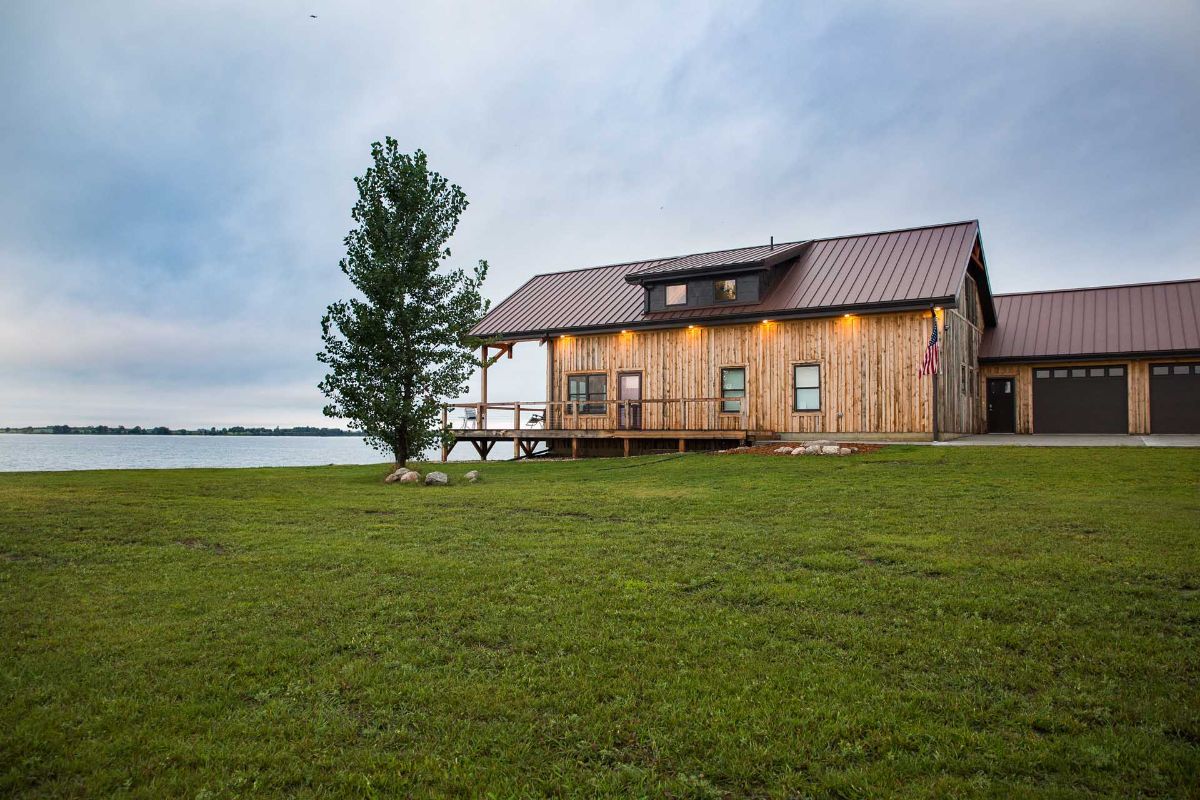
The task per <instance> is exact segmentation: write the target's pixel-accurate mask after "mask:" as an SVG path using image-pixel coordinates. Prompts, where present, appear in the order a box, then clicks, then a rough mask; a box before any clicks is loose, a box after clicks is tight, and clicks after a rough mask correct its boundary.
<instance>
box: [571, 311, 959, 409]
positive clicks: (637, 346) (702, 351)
mask: <svg viewBox="0 0 1200 800" xmlns="http://www.w3.org/2000/svg"><path fill="white" fill-rule="evenodd" d="M954 327H958V326H954ZM929 328H930V322H929V312H927V311H926V312H906V313H896V314H877V315H863V316H851V317H836V318H824V319H813V320H790V321H780V322H770V323H766V324H764V323H761V322H756V323H747V324H739V325H720V326H697V327H695V328H691V329H687V328H673V329H668V330H658V331H637V332H629V333H617V334H597V335H592V336H564V337H559V338H556V339H554V340H553V343H554V352H553V355H552V365H551V371H552V374H553V376H554V377H553V384H552V385H553V397H552V399H556V400H565V399H567V378H568V376H570V375H573V374H580V373H596V372H602V373H605V374H606V375H607V376H608V397H609V399H616V396H617V395H616V392H617V385H616V375H617V373H619V372H641V373H642V396H643V397H645V398H648V399H658V398H671V399H677V398H681V397H682V398H713V397H718V396H719V395H720V376H721V368H722V367H745V369H746V401H745V402H746V415H745V418H742V417H741V416H740V415H736V414H733V415H724V414H717V413H716V408H715V404H704V405H700V404H696V405H691V406H689V409H688V420H687V426H686V427H687V428H690V429H705V428H707V429H713V428H724V429H736V428H742V427H748V428H749V429H750V430H759V431H777V432H793V433H823V432H829V433H855V432H857V433H889V432H892V433H931V432H932V419H931V417H932V414H931V411H932V382H931V379H930V377H929V376H925V377H918V375H917V371H918V369H919V367H920V362H921V356H922V354H923V352H924V349H925V344H926V342H927V341H928V338H929ZM959 335H962V336H966V333H965V332H963V333H962V334H959ZM955 346H956V347H957V346H959V345H955ZM961 346H962V347H963V348H964V349H965V350H969V351H970V352H977V348H978V340H977V338H976V339H974V340H970V339H969V337H968V341H966V342H965V343H964V344H962V345H961ZM971 348H974V349H973V350H972V349H971ZM943 363H945V360H944V357H943ZM973 363H974V362H973ZM795 364H817V365H819V366H820V367H821V409H820V410H819V411H804V412H796V411H793V410H792V402H793V400H792V398H793V393H792V388H793V387H792V367H793V365H795ZM954 379H955V386H957V380H958V378H957V373H956V374H955V376H954ZM947 382H948V381H947ZM948 402H949V405H948V408H950V409H952V411H950V412H948V413H951V414H952V416H953V418H955V419H959V418H961V419H970V420H971V421H972V423H973V421H974V420H975V415H976V411H977V404H975V403H971V404H968V405H969V408H967V409H966V410H964V409H963V408H961V406H962V403H960V402H959V401H958V400H957V399H955V400H951V401H948ZM643 415H644V416H643V423H644V427H646V428H648V429H655V428H657V429H676V428H680V427H683V426H682V420H680V419H679V418H678V417H679V410H678V406H677V405H676V404H671V405H669V406H666V407H663V406H660V405H656V404H652V403H648V404H646V405H645V407H644V409H643ZM562 424H564V425H568V426H572V427H580V428H596V429H599V428H607V427H612V423H611V420H610V419H609V418H608V417H607V416H605V417H592V418H589V417H579V418H578V420H577V421H576V420H573V419H570V418H568V419H567V420H565V421H564V422H563V423H562ZM955 424H961V423H955ZM942 429H943V430H946V431H950V430H954V428H952V427H949V426H948V425H947V424H946V423H943V425H942Z"/></svg>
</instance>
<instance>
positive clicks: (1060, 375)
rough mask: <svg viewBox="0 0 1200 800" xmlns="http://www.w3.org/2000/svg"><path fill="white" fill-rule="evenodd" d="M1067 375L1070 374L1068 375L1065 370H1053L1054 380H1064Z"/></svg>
mask: <svg viewBox="0 0 1200 800" xmlns="http://www.w3.org/2000/svg"><path fill="white" fill-rule="evenodd" d="M1068 374H1070V373H1069V372H1068V370H1065V369H1056V370H1054V377H1056V378H1065V377H1067V375H1068Z"/></svg>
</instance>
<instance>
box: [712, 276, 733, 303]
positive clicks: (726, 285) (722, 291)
mask: <svg viewBox="0 0 1200 800" xmlns="http://www.w3.org/2000/svg"><path fill="white" fill-rule="evenodd" d="M713 297H714V298H715V300H716V301H717V302H718V303H729V302H732V301H734V300H737V281H735V280H733V279H732V278H731V279H729V280H724V281H713Z"/></svg>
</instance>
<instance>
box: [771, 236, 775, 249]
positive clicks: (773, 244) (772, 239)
mask: <svg viewBox="0 0 1200 800" xmlns="http://www.w3.org/2000/svg"><path fill="white" fill-rule="evenodd" d="M771 249H772V250H774V249H775V237H774V236H772V237H771Z"/></svg>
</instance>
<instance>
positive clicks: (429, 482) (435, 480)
mask: <svg viewBox="0 0 1200 800" xmlns="http://www.w3.org/2000/svg"><path fill="white" fill-rule="evenodd" d="M448 483H450V476H449V475H447V474H446V473H444V472H431V473H429V474H428V475H426V476H425V485H426V486H445V485H446V484H448Z"/></svg>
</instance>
